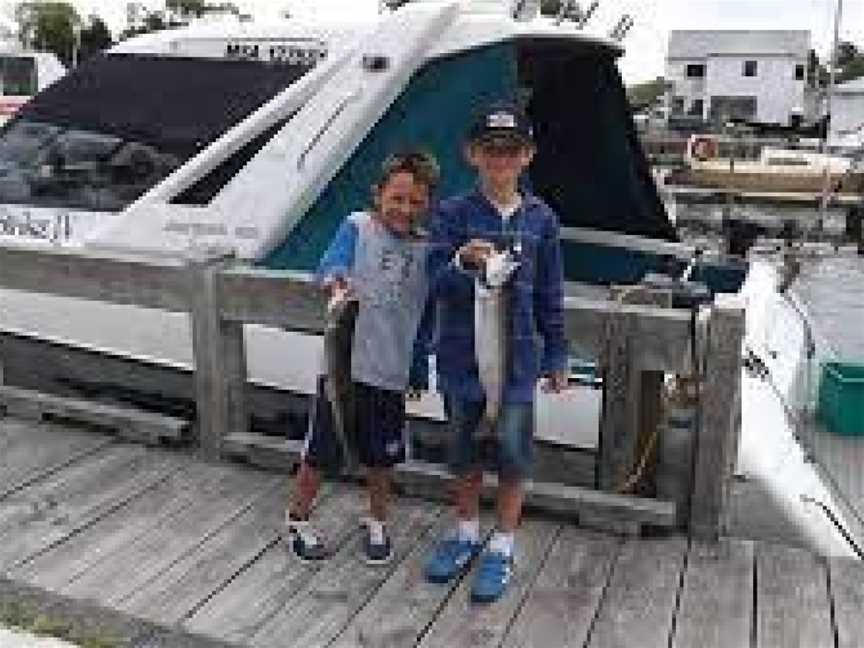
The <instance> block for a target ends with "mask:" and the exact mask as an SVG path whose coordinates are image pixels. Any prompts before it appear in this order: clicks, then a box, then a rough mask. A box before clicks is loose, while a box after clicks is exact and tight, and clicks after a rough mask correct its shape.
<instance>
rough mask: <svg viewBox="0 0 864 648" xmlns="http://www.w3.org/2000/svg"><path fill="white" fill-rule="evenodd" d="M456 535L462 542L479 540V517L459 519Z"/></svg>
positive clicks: (476, 541)
mask: <svg viewBox="0 0 864 648" xmlns="http://www.w3.org/2000/svg"><path fill="white" fill-rule="evenodd" d="M458 535H459V539H460V540H462V541H463V542H473V543H475V544H476V543H478V542H480V518H474V519H473V520H459V529H458Z"/></svg>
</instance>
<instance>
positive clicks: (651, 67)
mask: <svg viewBox="0 0 864 648" xmlns="http://www.w3.org/2000/svg"><path fill="white" fill-rule="evenodd" d="M72 1H73V4H75V5H76V6H77V7H78V10H79V11H80V12H81V13H82V14H84V15H87V14H90V13H95V14H98V15H100V16H102V17H103V19H104V20H105V21H106V22H107V23H108V25H109V27H110V28H111V29H112V30H113V31H120V30H121V29H122V28H123V26H124V24H125V15H126V14H125V7H126V0H72ZM234 2H235V3H236V4H237V5H238V6H239V7H240V8H241V9H242V10H244V11H246V12H249V13H251V14H252V15H254V16H255V17H256V18H261V19H265V18H266V17H267V16H268V15H270V16H272V15H274V14H276V13H278V11H279V10H281V9H289V10H290V11H292V13H294V14H295V15H298V14H301V13H304V14H305V13H316V12H317V13H327V14H333V13H336V14H339V15H340V16H342V17H344V18H345V19H347V20H350V18H351V16H374V15H375V14H376V13H377V11H378V0H234ZM144 3H145V4H147V5H148V6H153V7H160V6H161V5H162V0H144ZM13 4H14V2H13V0H0V16H2V15H7V16H8V15H9V12H10V8H11V6H12V5H13ZM582 4H583V5H585V4H587V1H586V0H583V2H582ZM843 5H844V6H843V16H842V21H841V27H842V28H841V39H844V40H851V41H852V42H855V43H858V44H859V45H860V47H861V48H862V49H864V0H843ZM836 6H837V0H601V3H600V9H599V10H598V12H597V14H596V16H595V18H594V20H593V21H592V23H591V24H590V25H589V26H588V31H595V32H598V33H604V34H605V33H606V32H608V31H609V29H610V28H611V27H612V25H614V23H615V22H616V21H617V19H618V18H619V17H620V16H621V15H622V14H623V13H629V14H631V15H632V16H633V17H634V18H635V20H636V23H635V26H634V27H633V29H631V30H630V33H629V34H628V35H627V37H626V38H625V40H624V46H625V48H626V54H625V55H624V57H623V58H622V60H621V61H620V67H621V71H622V73H623V75H624V78H625V80H626V81H627V82H628V83H635V82H638V81H645V80H648V79H653V78H656V77H657V76H660V75H662V74H663V60H664V56H665V49H666V42H667V37H668V33H669V30H671V29H809V30H810V31H811V38H812V43H813V47H814V48H815V49H816V50H817V52H819V53H820V56H823V55H827V52H828V50H829V48H830V43H831V38H832V36H833V28H834V27H833V16H834V10H835V8H836Z"/></svg>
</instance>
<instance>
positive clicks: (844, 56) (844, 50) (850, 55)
mask: <svg viewBox="0 0 864 648" xmlns="http://www.w3.org/2000/svg"><path fill="white" fill-rule="evenodd" d="M859 54H860V53H859V52H858V48H857V47H856V46H855V43H850V42H848V41H841V42H839V43H837V65H839V66H840V67H844V66H846V65H848V64H849V63H851V62H853V61H854V60H855V59H857V58H858V57H859Z"/></svg>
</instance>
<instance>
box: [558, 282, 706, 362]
mask: <svg viewBox="0 0 864 648" xmlns="http://www.w3.org/2000/svg"><path fill="white" fill-rule="evenodd" d="M564 308H565V316H566V322H565V326H566V333H567V339H568V340H569V342H570V344H571V346H575V347H577V348H578V349H579V350H580V351H582V352H583V353H587V354H589V355H590V356H592V357H599V356H600V355H601V354H602V352H603V348H604V346H605V339H606V337H607V326H608V324H607V321H608V319H609V317H610V316H612V314H613V313H617V314H620V315H627V316H631V317H632V320H633V321H634V322H635V324H634V326H633V328H632V331H631V332H630V335H632V336H633V344H634V353H636V354H637V358H638V364H639V366H640V367H642V368H643V369H644V370H645V371H650V370H654V371H670V372H675V373H689V372H690V352H689V351H690V337H691V326H690V318H691V316H690V311H688V310H683V309H675V308H659V307H656V306H643V305H637V304H620V303H618V302H614V301H611V300H601V299H588V298H585V297H575V296H568V297H565V298H564Z"/></svg>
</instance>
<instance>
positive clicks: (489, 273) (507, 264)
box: [483, 251, 519, 288]
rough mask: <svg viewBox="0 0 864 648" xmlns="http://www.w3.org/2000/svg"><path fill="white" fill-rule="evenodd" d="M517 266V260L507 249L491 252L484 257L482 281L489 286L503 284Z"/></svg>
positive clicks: (493, 286) (496, 286) (495, 286)
mask: <svg viewBox="0 0 864 648" xmlns="http://www.w3.org/2000/svg"><path fill="white" fill-rule="evenodd" d="M518 267H519V262H518V261H516V259H515V258H514V257H513V255H512V254H511V253H510V252H509V251H505V252H493V253H492V254H490V255H489V256H488V257H486V263H485V264H484V267H483V283H484V284H485V285H486V286H488V287H490V288H498V287H500V286H503V285H504V284H505V283H507V282H508V281H509V280H510V277H511V276H513V273H514V272H516V269H517V268H518Z"/></svg>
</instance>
